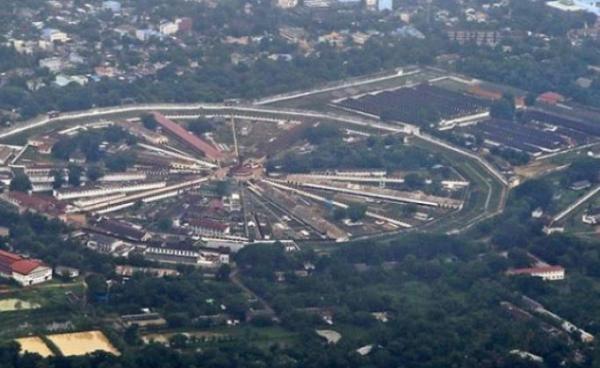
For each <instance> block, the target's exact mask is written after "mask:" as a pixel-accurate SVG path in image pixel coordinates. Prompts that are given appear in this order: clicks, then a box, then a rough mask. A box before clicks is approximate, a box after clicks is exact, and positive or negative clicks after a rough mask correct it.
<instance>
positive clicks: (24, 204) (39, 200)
mask: <svg viewBox="0 0 600 368" xmlns="http://www.w3.org/2000/svg"><path fill="white" fill-rule="evenodd" d="M8 201H9V202H11V203H12V204H14V205H15V206H17V207H19V209H20V210H23V211H24V210H30V211H34V212H36V213H39V214H43V215H47V216H50V217H58V218H61V219H62V218H63V217H64V215H65V210H66V204H65V203H63V202H61V201H58V200H56V199H54V198H52V197H49V196H44V195H38V194H31V195H30V194H27V193H23V192H17V191H14V192H10V193H8Z"/></svg>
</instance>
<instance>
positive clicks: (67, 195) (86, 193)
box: [52, 181, 167, 200]
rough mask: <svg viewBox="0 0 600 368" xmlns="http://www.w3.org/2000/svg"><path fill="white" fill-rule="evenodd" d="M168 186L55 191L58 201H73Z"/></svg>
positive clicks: (161, 184) (114, 186)
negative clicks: (74, 199)
mask: <svg viewBox="0 0 600 368" xmlns="http://www.w3.org/2000/svg"><path fill="white" fill-rule="evenodd" d="M166 186H167V183H166V182H164V181H158V182H143V183H136V184H129V185H111V186H104V187H82V188H78V189H58V190H54V191H53V193H52V194H53V195H54V197H55V198H56V199H59V200H62V199H73V198H86V197H102V196H106V195H109V194H115V193H130V192H138V191H142V190H150V189H159V188H164V187H166Z"/></svg>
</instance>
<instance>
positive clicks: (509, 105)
mask: <svg viewBox="0 0 600 368" xmlns="http://www.w3.org/2000/svg"><path fill="white" fill-rule="evenodd" d="M515 111H516V107H515V98H514V96H513V95H510V94H505V95H503V96H502V98H501V99H499V100H498V101H495V102H494V103H493V104H492V106H491V107H490V116H491V117H493V118H496V119H505V120H513V119H514V118H515Z"/></svg>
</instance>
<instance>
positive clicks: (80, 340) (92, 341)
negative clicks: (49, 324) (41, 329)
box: [48, 330, 120, 356]
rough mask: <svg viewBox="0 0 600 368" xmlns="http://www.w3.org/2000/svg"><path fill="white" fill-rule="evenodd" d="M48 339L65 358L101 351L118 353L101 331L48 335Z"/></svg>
mask: <svg viewBox="0 0 600 368" xmlns="http://www.w3.org/2000/svg"><path fill="white" fill-rule="evenodd" d="M48 339H49V340H50V341H52V343H54V345H56V347H57V348H58V349H59V350H60V352H61V353H62V354H63V355H65V356H72V355H85V354H89V353H93V352H94V351H97V350H102V351H105V352H107V353H111V354H114V355H120V353H119V351H118V350H117V349H116V348H115V347H114V346H113V345H112V344H111V342H110V341H109V340H108V339H107V338H106V336H104V334H103V333H102V332H101V331H97V330H96V331H85V332H74V333H63V334H57V335H49V336H48Z"/></svg>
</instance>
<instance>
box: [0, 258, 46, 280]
mask: <svg viewBox="0 0 600 368" xmlns="http://www.w3.org/2000/svg"><path fill="white" fill-rule="evenodd" d="M0 277H4V278H9V279H13V280H14V281H16V282H17V283H19V284H20V285H21V286H29V285H35V284H40V283H43V282H46V281H50V280H52V268H50V267H48V266H46V265H45V264H44V263H42V261H40V260H37V259H30V258H24V257H22V256H20V255H18V254H15V253H10V252H7V251H3V250H0Z"/></svg>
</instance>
